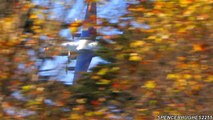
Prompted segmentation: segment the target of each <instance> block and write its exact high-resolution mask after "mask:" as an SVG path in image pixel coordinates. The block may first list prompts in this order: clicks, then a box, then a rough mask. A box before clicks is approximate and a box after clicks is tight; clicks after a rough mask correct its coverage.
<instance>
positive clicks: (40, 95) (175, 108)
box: [0, 0, 213, 120]
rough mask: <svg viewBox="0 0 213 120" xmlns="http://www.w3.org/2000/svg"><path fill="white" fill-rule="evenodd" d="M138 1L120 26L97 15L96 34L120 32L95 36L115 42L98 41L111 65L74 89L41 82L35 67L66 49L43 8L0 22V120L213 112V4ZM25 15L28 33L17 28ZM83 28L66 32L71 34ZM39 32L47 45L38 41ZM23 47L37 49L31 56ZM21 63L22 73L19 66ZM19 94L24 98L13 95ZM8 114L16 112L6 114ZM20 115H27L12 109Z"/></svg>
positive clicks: (141, 119)
mask: <svg viewBox="0 0 213 120" xmlns="http://www.w3.org/2000/svg"><path fill="white" fill-rule="evenodd" d="M101 1H102V0H98V1H97V0H96V1H92V2H101ZM136 1H138V2H137V3H135V4H129V5H128V11H129V12H128V14H126V15H124V16H122V17H121V18H120V19H119V23H110V22H108V21H107V20H106V19H99V18H98V20H99V21H100V24H99V25H97V28H98V29H99V28H102V27H106V26H108V27H112V28H117V29H119V30H122V31H123V34H122V35H115V36H106V35H102V34H99V35H100V36H103V38H110V39H112V40H113V41H114V43H113V44H108V43H105V42H104V40H100V41H99V43H100V48H99V50H98V51H97V52H96V54H97V55H98V56H101V57H102V58H104V59H105V60H107V61H109V63H107V64H100V65H98V66H96V67H95V68H93V69H92V72H89V73H84V74H83V76H82V77H81V79H79V80H77V81H76V84H74V85H72V86H68V85H64V84H63V83H61V82H58V81H57V80H49V81H42V80H40V79H39V76H38V72H39V71H38V70H39V68H36V67H35V66H36V65H35V64H36V59H38V58H39V59H46V58H49V57H51V56H54V55H60V54H61V53H60V52H61V51H63V50H64V49H63V48H61V47H60V45H59V44H61V43H62V42H63V39H62V38H61V37H60V36H59V35H58V31H59V30H60V29H61V28H62V23H61V22H60V21H56V20H51V19H48V17H47V14H46V13H44V12H43V11H45V10H46V9H48V8H45V7H38V6H34V5H33V4H32V3H31V2H23V3H20V4H19V7H17V8H14V12H13V13H14V14H11V15H9V16H5V17H2V18H0V36H1V37H0V62H1V63H2V65H1V69H0V103H1V106H0V119H2V120H10V119H17V120H25V119H26V120H129V119H131V120H152V119H157V116H159V115H212V113H213V107H212V106H213V102H212V96H213V84H212V83H213V57H212V54H213V51H212V46H213V41H212V40H213V15H212V14H211V13H213V1H212V0H155V1H151V0H136ZM87 2H88V1H87ZM90 2H91V1H90ZM32 8H33V10H32V12H31V13H30V14H29V13H28V10H29V9H32ZM23 14H24V15H27V16H28V18H27V19H28V20H29V19H30V20H31V21H33V24H32V25H31V26H30V28H29V27H28V28H27V29H29V30H30V32H29V31H28V32H27V33H26V32H24V31H25V29H26V28H24V27H20V26H19V25H21V26H24V23H22V21H21V20H20V19H21V16H22V15H23ZM39 16H43V17H42V18H39ZM124 18H129V19H124ZM133 23H136V25H135V24H133ZM83 24H84V23H82V22H76V23H71V24H70V25H69V27H70V29H71V31H73V32H74V31H75V32H76V31H77V29H79V28H77V27H80V26H82V25H83ZM73 27H75V28H73ZM42 35H45V36H47V37H48V39H49V41H43V40H41V39H40V36H42ZM50 41H51V42H50ZM40 48H44V52H43V53H41V52H39V49H40ZM29 50H33V51H35V54H34V57H33V56H32V55H30V54H29V53H28V51H29ZM20 64H22V65H24V69H19V65H20ZM17 91H18V92H20V93H21V94H22V98H20V99H17V98H15V97H14V96H13V95H12V94H13V93H14V92H17ZM8 109H10V110H11V109H14V110H15V111H16V114H13V115H11V114H8V112H6V110H8ZM23 110H25V112H26V111H27V112H30V113H32V114H30V115H28V116H24V115H23V114H21V113H20V112H18V111H23ZM27 112H26V113H27Z"/></svg>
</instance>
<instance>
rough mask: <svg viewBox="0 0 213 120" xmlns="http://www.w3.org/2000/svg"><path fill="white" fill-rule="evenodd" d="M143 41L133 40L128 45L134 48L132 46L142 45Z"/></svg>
mask: <svg viewBox="0 0 213 120" xmlns="http://www.w3.org/2000/svg"><path fill="white" fill-rule="evenodd" d="M144 44H145V42H144V41H135V42H132V43H131V44H130V47H132V48H134V47H141V46H142V45H144Z"/></svg>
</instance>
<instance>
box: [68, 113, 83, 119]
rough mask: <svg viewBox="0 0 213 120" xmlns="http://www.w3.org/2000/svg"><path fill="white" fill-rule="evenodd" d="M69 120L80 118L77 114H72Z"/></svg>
mask: <svg viewBox="0 0 213 120" xmlns="http://www.w3.org/2000/svg"><path fill="white" fill-rule="evenodd" d="M70 119H74V120H79V119H81V116H80V115H79V114H76V113H73V114H71V116H70Z"/></svg>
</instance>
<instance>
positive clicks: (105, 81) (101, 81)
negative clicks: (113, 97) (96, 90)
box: [97, 79, 111, 85]
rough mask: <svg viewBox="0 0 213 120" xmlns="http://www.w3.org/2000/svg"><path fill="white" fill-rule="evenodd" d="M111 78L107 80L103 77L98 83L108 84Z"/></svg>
mask: <svg viewBox="0 0 213 120" xmlns="http://www.w3.org/2000/svg"><path fill="white" fill-rule="evenodd" d="M110 82H111V81H110V80H105V79H102V80H100V82H97V84H99V85H107V84H110Z"/></svg>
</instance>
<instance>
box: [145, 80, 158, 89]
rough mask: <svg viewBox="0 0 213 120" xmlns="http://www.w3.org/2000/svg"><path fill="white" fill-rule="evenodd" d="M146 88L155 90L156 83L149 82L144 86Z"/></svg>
mask: <svg viewBox="0 0 213 120" xmlns="http://www.w3.org/2000/svg"><path fill="white" fill-rule="evenodd" d="M144 87H145V88H148V89H153V88H155V87H156V83H155V81H147V82H146V83H145V84H144Z"/></svg>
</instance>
